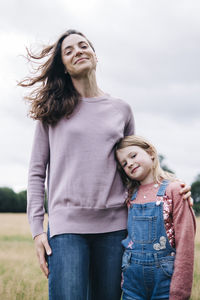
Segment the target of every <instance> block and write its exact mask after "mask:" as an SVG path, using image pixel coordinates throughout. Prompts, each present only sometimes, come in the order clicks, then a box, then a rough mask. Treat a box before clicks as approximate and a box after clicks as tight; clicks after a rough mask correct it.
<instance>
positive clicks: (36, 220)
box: [27, 121, 50, 238]
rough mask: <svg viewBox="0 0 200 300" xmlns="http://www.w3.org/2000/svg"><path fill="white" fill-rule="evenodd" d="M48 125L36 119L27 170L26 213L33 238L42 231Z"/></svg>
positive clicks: (47, 157) (47, 155)
mask: <svg viewBox="0 0 200 300" xmlns="http://www.w3.org/2000/svg"><path fill="white" fill-rule="evenodd" d="M49 153H50V151H49V138H48V126H44V125H43V124H42V122H41V121H37V124H36V128H35V135H34V139H33V146H32V153H31V159H30V164H29V172H28V188H27V214H28V220H29V223H30V226H31V232H32V236H33V238H34V237H35V236H36V235H38V234H40V233H43V221H44V213H45V209H44V199H45V179H46V169H47V164H48V162H49Z"/></svg>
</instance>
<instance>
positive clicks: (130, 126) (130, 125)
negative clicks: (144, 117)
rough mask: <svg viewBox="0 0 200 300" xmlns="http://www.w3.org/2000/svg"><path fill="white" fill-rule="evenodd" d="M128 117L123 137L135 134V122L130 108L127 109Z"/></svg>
mask: <svg viewBox="0 0 200 300" xmlns="http://www.w3.org/2000/svg"><path fill="white" fill-rule="evenodd" d="M129 109H130V110H129V117H128V120H127V124H126V127H125V131H124V136H128V135H132V134H134V133H135V122H134V117H133V113H132V110H131V108H129Z"/></svg>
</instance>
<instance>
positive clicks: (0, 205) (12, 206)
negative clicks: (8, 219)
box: [0, 187, 17, 212]
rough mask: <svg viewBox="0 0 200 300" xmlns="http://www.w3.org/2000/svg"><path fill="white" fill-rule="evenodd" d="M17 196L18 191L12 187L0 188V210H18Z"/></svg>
mask: <svg viewBox="0 0 200 300" xmlns="http://www.w3.org/2000/svg"><path fill="white" fill-rule="evenodd" d="M16 197H17V195H16V193H15V192H14V191H13V190H12V189H11V188H8V187H3V188H0V212H16V209H17V203H16Z"/></svg>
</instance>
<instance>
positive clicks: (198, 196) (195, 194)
mask: <svg viewBox="0 0 200 300" xmlns="http://www.w3.org/2000/svg"><path fill="white" fill-rule="evenodd" d="M191 193H192V198H193V199H194V206H193V208H194V211H195V213H196V214H197V215H199V214H200V174H198V175H197V176H196V178H195V181H194V182H193V183H192V185H191Z"/></svg>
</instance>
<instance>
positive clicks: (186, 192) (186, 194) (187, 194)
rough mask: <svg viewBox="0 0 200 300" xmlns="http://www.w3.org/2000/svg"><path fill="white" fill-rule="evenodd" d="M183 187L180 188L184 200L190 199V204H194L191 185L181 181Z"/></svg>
mask: <svg viewBox="0 0 200 300" xmlns="http://www.w3.org/2000/svg"><path fill="white" fill-rule="evenodd" d="M180 184H181V187H182V189H181V190H180V194H181V195H183V199H184V200H188V203H189V205H190V206H193V199H192V197H191V186H190V185H186V184H185V183H184V182H181V183H180Z"/></svg>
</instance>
